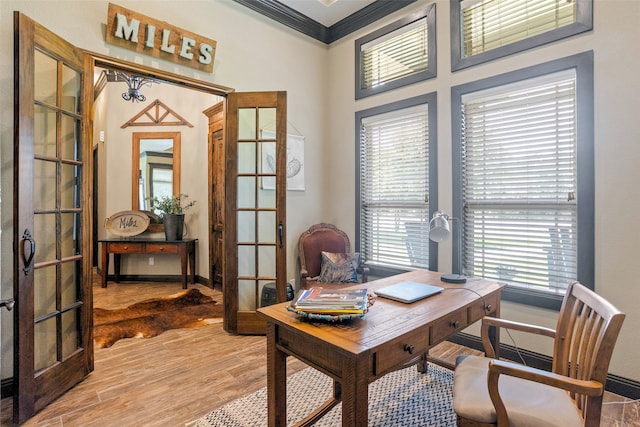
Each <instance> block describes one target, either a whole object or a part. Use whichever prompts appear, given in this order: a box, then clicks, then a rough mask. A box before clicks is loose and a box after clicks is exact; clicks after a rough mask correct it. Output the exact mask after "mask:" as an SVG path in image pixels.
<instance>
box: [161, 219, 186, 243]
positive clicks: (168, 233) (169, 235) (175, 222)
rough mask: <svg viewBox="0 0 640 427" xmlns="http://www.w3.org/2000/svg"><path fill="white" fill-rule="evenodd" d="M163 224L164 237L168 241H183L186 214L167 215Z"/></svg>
mask: <svg viewBox="0 0 640 427" xmlns="http://www.w3.org/2000/svg"><path fill="white" fill-rule="evenodd" d="M163 222H164V237H165V239H166V240H167V241H173V240H182V234H183V233H184V214H165V215H164V219H163Z"/></svg>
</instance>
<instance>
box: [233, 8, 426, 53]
mask: <svg viewBox="0 0 640 427" xmlns="http://www.w3.org/2000/svg"><path fill="white" fill-rule="evenodd" d="M234 1H235V2H236V3H239V4H241V5H243V6H246V7H248V8H249V9H252V10H254V11H256V12H258V13H260V14H262V15H264V16H266V17H268V18H270V19H273V20H274V21H276V22H279V23H281V24H283V25H286V26H287V27H289V28H292V29H294V30H296V31H299V32H301V33H302V34H305V35H307V36H309V37H311V38H314V39H316V40H318V41H321V42H323V43H326V44H331V43H333V42H334V41H336V40H339V39H341V38H342V37H345V36H347V35H349V34H351V33H353V32H354V31H356V30H359V29H360V28H363V27H365V26H367V25H369V24H371V23H373V22H375V21H377V20H379V19H381V18H383V17H385V16H387V15H389V14H390V13H393V12H396V11H398V10H400V9H402V8H404V7H406V6H408V5H410V4H411V3H414V2H415V1H416V0H376V1H374V2H373V3H371V4H369V5H367V6H366V7H364V8H362V9H361V10H359V11H358V12H356V13H354V14H352V15H350V16H348V17H346V18H344V19H343V20H341V21H339V22H336V23H335V24H333V25H332V26H330V27H325V26H324V25H322V24H320V23H319V22H317V21H314V20H313V19H311V18H309V17H308V16H306V15H303V14H302V13H300V12H298V11H296V10H294V9H292V8H290V7H289V6H286V5H284V4H282V3H280V2H279V1H277V0H234Z"/></svg>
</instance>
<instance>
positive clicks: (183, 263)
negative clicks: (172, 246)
mask: <svg viewBox="0 0 640 427" xmlns="http://www.w3.org/2000/svg"><path fill="white" fill-rule="evenodd" d="M178 251H179V252H180V271H181V274H182V289H187V252H188V251H187V248H186V247H185V246H184V245H181V246H180V247H179V249H178Z"/></svg>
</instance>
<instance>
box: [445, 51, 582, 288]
mask: <svg viewBox="0 0 640 427" xmlns="http://www.w3.org/2000/svg"><path fill="white" fill-rule="evenodd" d="M453 93H454V96H453V105H454V108H455V109H454V111H453V117H454V119H453V120H454V123H455V125H454V148H453V150H454V177H455V178H454V194H459V198H458V199H457V203H456V201H454V214H455V216H458V217H459V218H462V226H463V242H464V243H463V247H462V248H463V250H462V257H463V265H464V267H465V270H466V273H467V274H469V275H471V276H478V277H485V278H490V279H495V280H500V281H505V282H508V283H509V284H510V285H512V286H511V288H512V289H513V288H519V289H523V290H527V291H529V292H531V291H533V292H535V293H537V294H541V293H542V294H546V295H547V296H553V295H557V296H560V297H561V296H562V295H563V294H564V291H565V289H566V287H567V286H568V285H569V283H571V282H572V281H574V280H580V281H581V282H583V283H584V284H585V285H587V286H591V287H592V286H593V259H594V258H593V256H594V254H593V252H594V241H593V233H594V231H593V209H594V183H593V172H594V166H593V55H592V53H591V52H589V53H585V54H580V55H576V56H574V57H570V58H565V59H562V60H558V61H554V62H551V63H547V64H543V65H540V66H535V67H532V68H529V69H525V70H520V71H516V72H513V73H508V74H505V75H502V76H497V77H494V78H490V79H486V80H482V81H479V82H474V83H470V84H467V85H462V86H458V87H455V88H453ZM552 299H554V298H553V297H552Z"/></svg>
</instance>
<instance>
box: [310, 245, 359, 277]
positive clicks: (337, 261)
mask: <svg viewBox="0 0 640 427" xmlns="http://www.w3.org/2000/svg"><path fill="white" fill-rule="evenodd" d="M359 261H360V253H358V252H354V253H333V252H325V251H322V267H321V269H320V276H319V277H318V282H325V283H358V273H357V269H358V264H359Z"/></svg>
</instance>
